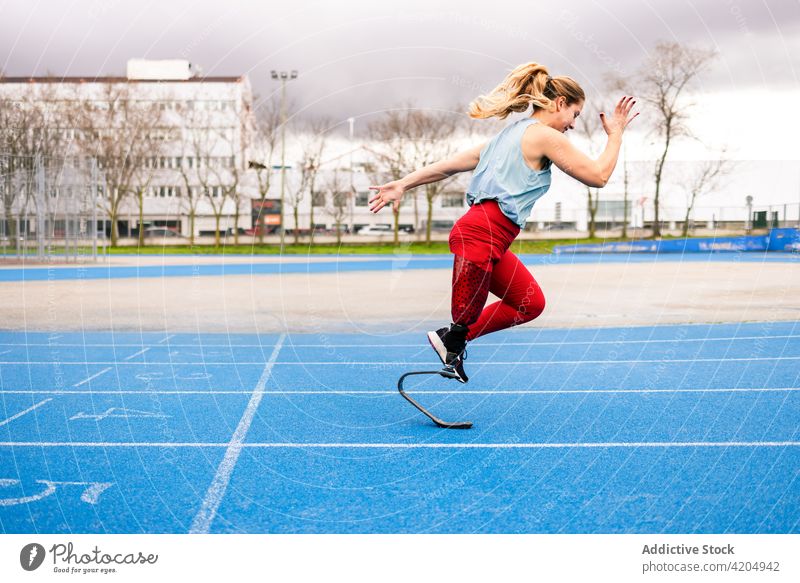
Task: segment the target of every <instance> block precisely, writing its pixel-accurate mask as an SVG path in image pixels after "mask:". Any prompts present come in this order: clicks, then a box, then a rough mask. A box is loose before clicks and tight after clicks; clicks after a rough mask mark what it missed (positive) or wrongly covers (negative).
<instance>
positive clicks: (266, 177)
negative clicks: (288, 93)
mask: <svg viewBox="0 0 800 583" xmlns="http://www.w3.org/2000/svg"><path fill="white" fill-rule="evenodd" d="M257 101H258V100H257ZM280 125H281V111H280V102H279V101H278V99H277V98H275V96H274V95H273V96H270V97H269V98H268V99H266V100H264V101H262V102H260V103H259V104H258V105H257V106H256V108H255V126H254V135H253V141H252V144H251V147H250V148H249V153H248V158H249V160H248V168H249V169H250V170H253V171H254V172H255V176H256V184H257V186H258V200H259V204H258V216H257V220H256V224H255V228H256V233H258V241H259V243H263V242H264V229H263V228H262V219H261V213H262V209H263V208H264V201H265V200H266V199H267V195H268V194H269V189H270V186H271V185H272V176H273V173H274V170H273V167H272V166H273V159H274V156H275V149H276V147H277V145H278V139H279V138H280Z"/></svg>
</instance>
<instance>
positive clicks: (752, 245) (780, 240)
mask: <svg viewBox="0 0 800 583" xmlns="http://www.w3.org/2000/svg"><path fill="white" fill-rule="evenodd" d="M797 245H800V231H798V230H797V229H772V230H771V231H770V232H769V234H768V235H756V236H742V237H709V238H705V239H701V238H698V239H671V240H666V241H627V242H619V243H597V244H580V245H556V246H555V248H554V249H553V252H554V253H708V252H709V251H711V252H726V251H727V252H730V251H792V250H793V249H795V248H796V247H797Z"/></svg>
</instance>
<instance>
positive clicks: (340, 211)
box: [324, 168, 352, 245]
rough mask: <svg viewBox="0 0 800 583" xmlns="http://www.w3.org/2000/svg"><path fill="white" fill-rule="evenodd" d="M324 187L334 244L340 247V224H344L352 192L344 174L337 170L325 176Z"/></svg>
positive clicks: (326, 208)
mask: <svg viewBox="0 0 800 583" xmlns="http://www.w3.org/2000/svg"><path fill="white" fill-rule="evenodd" d="M324 187H325V190H326V191H327V192H328V195H329V196H328V197H327V201H326V205H325V210H326V212H327V213H328V214H329V215H330V217H331V218H332V219H333V223H334V225H335V228H336V244H337V245H340V244H341V242H342V223H344V220H345V217H346V216H347V207H348V202H349V197H350V196H351V195H352V191H351V190H350V185H349V184H348V180H347V179H346V178H345V175H344V173H343V172H342V171H341V170H339V169H338V168H336V169H334V170H332V171H331V172H329V173H328V174H327V175H326V177H325V179H324Z"/></svg>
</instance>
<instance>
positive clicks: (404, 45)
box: [0, 0, 800, 159]
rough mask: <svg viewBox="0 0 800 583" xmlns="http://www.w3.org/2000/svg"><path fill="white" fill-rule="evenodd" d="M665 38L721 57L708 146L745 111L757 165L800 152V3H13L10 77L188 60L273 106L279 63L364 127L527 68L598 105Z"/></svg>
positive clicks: (0, 16)
mask: <svg viewBox="0 0 800 583" xmlns="http://www.w3.org/2000/svg"><path fill="white" fill-rule="evenodd" d="M657 40H667V41H673V40H675V41H680V42H683V43H688V44H693V45H695V46H702V47H708V48H714V49H716V50H717V51H718V54H719V56H718V58H717V59H716V61H715V62H714V65H713V68H712V69H711V70H710V71H709V73H708V74H706V75H705V76H704V77H703V78H702V79H701V80H700V82H699V83H698V84H697V85H696V87H695V88H694V91H695V93H696V95H697V96H698V97H699V100H698V101H699V103H698V109H697V115H698V116H700V117H703V118H704V119H698V123H699V124H700V126H703V124H705V125H704V127H705V129H704V130H702V131H703V132H705V134H708V135H707V136H706V135H705V134H704V137H707V138H717V137H719V138H724V139H721V140H720V141H725V140H727V139H728V133H725V132H730V130H731V126H732V125H733V124H734V123H736V122H732V121H731V118H732V117H734V118H735V119H736V120H741V122H743V123H746V124H747V125H754V126H757V129H752V130H751V131H750V133H747V132H745V133H742V132H739V131H737V132H733V133H731V134H730V136H731V138H734V139H739V141H740V142H741V143H740V144H735V145H734V146H735V147H734V150H735V149H736V147H740V150H741V148H744V154H743V155H744V157H748V156H750V152H749V150H748V148H750V149H752V150H753V153H756V152H758V153H761V154H762V155H766V156H768V157H772V158H775V157H776V156H778V157H779V156H780V155H781V154H780V152H783V156H785V157H786V158H789V159H797V158H798V157H800V156H798V153H797V148H796V147H794V140H792V141H791V142H789V141H782V138H781V137H780V136H781V135H786V134H787V133H790V134H792V136H793V137H795V136H796V135H797V134H798V131H800V114H798V113H797V111H796V110H797V106H796V104H797V102H798V99H797V98H798V96H800V2H798V1H797V0H691V1H684V0H664V1H656V0H649V1H648V0H631V1H627V0H610V1H609V0H603V1H600V0H597V1H593V0H570V1H565V2H535V1H531V0H528V1H518V0H502V1H500V2H491V1H487V0H483V1H481V2H474V1H472V0H459V1H454V0H442V1H437V0H422V1H420V0H404V1H402V2H392V1H384V2H378V1H375V0H372V1H356V0H348V1H329V2H311V1H307V0H293V1H289V2H272V1H267V2H265V1H261V2H255V1H235V0H228V1H226V2H221V1H216V2H214V1H209V0H192V1H183V0H181V1H169V0H161V1H159V2H154V1H146V0H145V1H142V0H137V1H129V0H117V1H114V0H74V1H70V0H40V1H36V0H7V1H3V0H0V68H1V69H2V70H4V71H5V73H6V74H7V75H14V76H16V75H26V76H27V75H43V74H46V73H53V74H56V75H88V76H95V75H108V74H114V75H122V74H124V73H125V65H126V61H127V59H129V58H134V57H137V58H153V59H162V58H186V59H188V60H190V61H191V62H192V63H194V64H197V65H199V66H200V67H202V69H203V71H204V73H205V74H208V75H239V74H247V75H248V76H249V77H250V80H251V83H252V85H253V87H254V90H255V91H256V93H258V94H259V95H262V96H264V95H269V94H270V93H271V92H273V91H275V90H276V89H277V87H276V83H274V82H272V81H271V80H270V79H269V72H270V70H271V69H297V70H298V71H299V73H300V77H299V79H297V80H296V81H293V82H291V83H290V85H289V92H290V95H291V97H292V99H293V100H294V102H295V104H296V105H297V107H298V109H299V110H300V111H307V112H314V113H319V114H325V115H329V116H332V117H333V118H334V119H337V120H341V121H342V123H343V125H344V120H345V119H346V118H348V117H356V118H357V120H359V122H358V124H357V126H358V127H360V128H363V127H365V125H366V124H365V123H364V122H365V121H366V120H368V119H369V118H370V117H371V116H372V115H374V114H375V113H376V112H380V111H382V110H384V109H386V108H391V107H393V106H396V105H397V104H399V103H403V102H408V101H410V100H413V102H414V103H415V104H416V105H418V106H420V107H426V108H440V107H444V108H452V107H453V106H454V104H456V103H466V102H468V101H469V100H471V99H473V98H474V97H475V96H477V95H478V94H480V93H482V92H485V91H487V90H489V89H491V88H492V87H493V86H494V85H496V84H497V83H498V82H499V81H500V80H501V79H502V78H503V77H504V75H505V74H506V73H507V71H508V70H509V69H510V68H512V67H513V66H515V65H517V64H519V63H522V62H526V61H538V62H541V63H543V64H545V65H547V66H548V67H549V68H550V71H551V74H553V75H558V74H566V75H570V76H572V77H574V78H575V79H577V80H578V81H579V82H580V83H581V84H582V85H583V86H584V89H585V90H586V92H587V96H588V98H589V100H591V99H592V98H593V97H594V96H597V95H598V93H599V91H600V90H601V89H602V86H603V80H604V76H605V75H606V73H607V72H608V71H614V72H616V73H618V74H622V75H631V74H633V73H634V72H635V71H636V69H637V68H638V67H639V66H640V65H641V63H642V61H643V60H644V59H645V58H646V56H647V55H648V52H649V51H651V50H652V48H653V46H654V44H655V42H656V41H657ZM759 105H763V108H764V109H761V110H760V109H759ZM643 123H644V122H642V124H643ZM787 130H789V132H787ZM723 134H724V135H723ZM737 136H738V138H737ZM759 141H761V142H769V143H770V144H771V145H770V144H767V145H766V146H765V145H764V144H761V145H760V147H759V148H758V149H755V148H752V145H753V142H759ZM765 148H766V149H765ZM789 150H791V151H789ZM765 151H766V152H767V153H766V154H764V152H765Z"/></svg>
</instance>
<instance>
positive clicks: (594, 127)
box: [578, 104, 605, 239]
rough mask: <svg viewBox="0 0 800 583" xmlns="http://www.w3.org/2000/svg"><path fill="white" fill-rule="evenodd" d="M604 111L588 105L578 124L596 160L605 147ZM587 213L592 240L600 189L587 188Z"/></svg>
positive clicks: (596, 106) (597, 106) (594, 105)
mask: <svg viewBox="0 0 800 583" xmlns="http://www.w3.org/2000/svg"><path fill="white" fill-rule="evenodd" d="M601 111H604V110H603V108H602V104H601V105H596V104H592V105H586V106H585V107H584V108H583V110H582V111H581V115H580V117H579V119H580V122H579V123H578V133H579V135H581V136H582V137H583V138H584V139H585V140H586V142H587V147H588V150H589V154H590V155H591V157H592V158H596V157H597V156H598V155H599V154H600V152H601V151H602V149H603V147H604V145H605V144H604V143H601V140H602V139H603V136H604V135H605V134H604V131H603V124H602V122H601V121H600V112H601ZM586 197H587V201H586V202H587V207H586V208H587V211H588V213H589V238H590V239H592V238H594V237H595V235H596V233H597V221H596V218H597V209H598V208H599V206H600V189H599V188H592V187H591V186H588V185H587V186H586Z"/></svg>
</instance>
